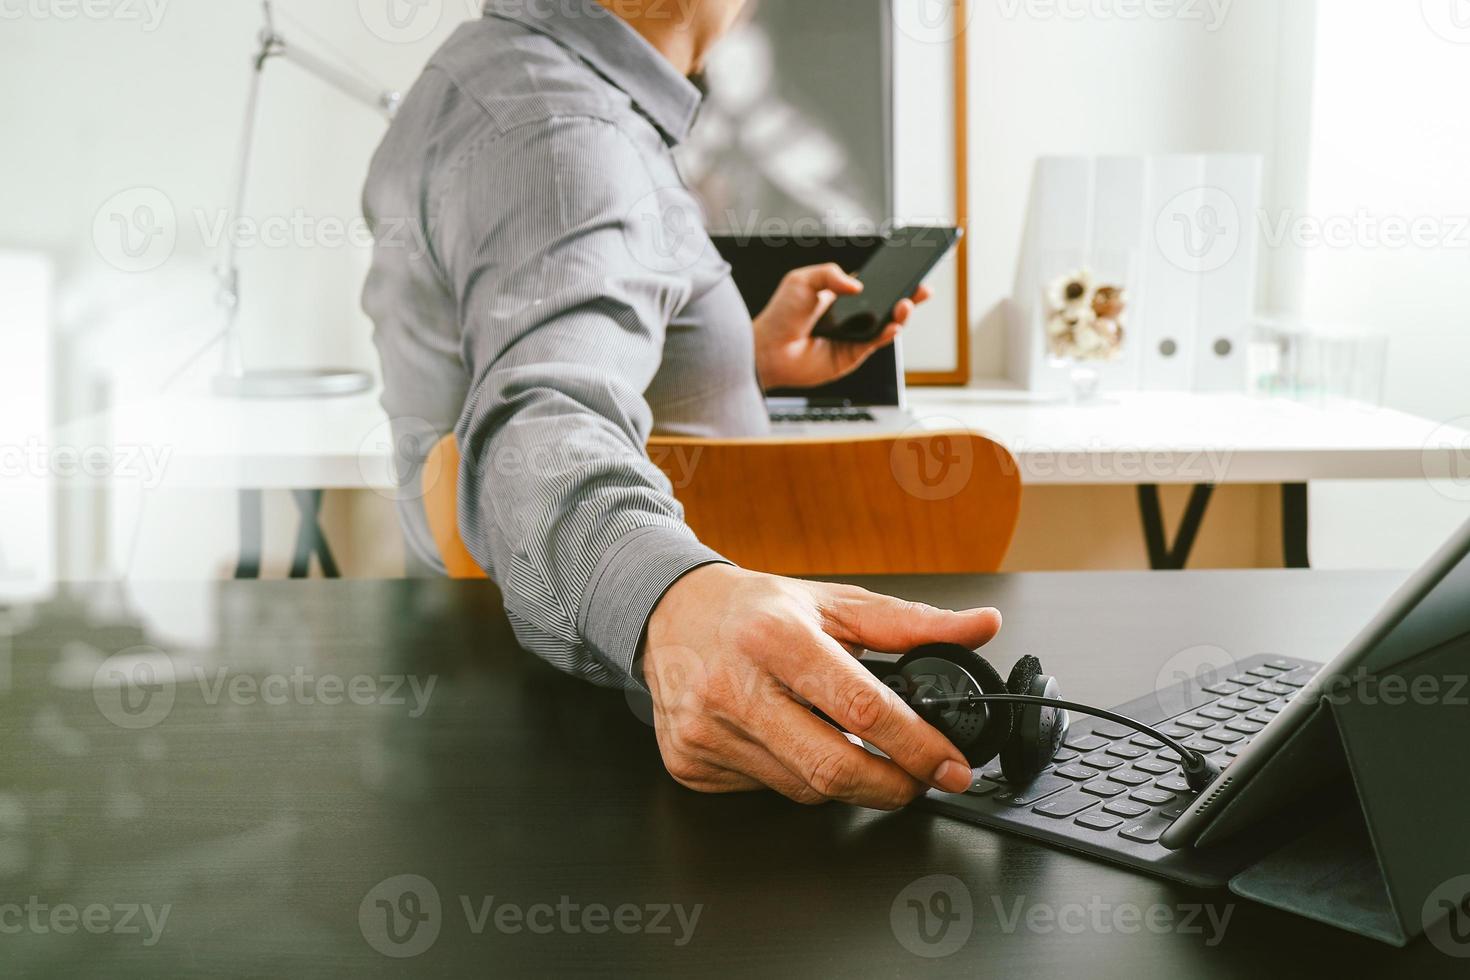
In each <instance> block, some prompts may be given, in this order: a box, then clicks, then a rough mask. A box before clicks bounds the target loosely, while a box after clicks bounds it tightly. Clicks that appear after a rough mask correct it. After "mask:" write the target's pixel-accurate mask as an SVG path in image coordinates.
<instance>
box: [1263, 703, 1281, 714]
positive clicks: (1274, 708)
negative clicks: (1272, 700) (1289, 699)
mask: <svg viewBox="0 0 1470 980" xmlns="http://www.w3.org/2000/svg"><path fill="white" fill-rule="evenodd" d="M1285 707H1286V703H1285V702H1282V703H1281V704H1268V705H1266V706H1265V707H1264V708H1262V709H1261V710H1262V711H1266V712H1269V713H1270V714H1273V715H1279V714H1281V712H1282V710H1283V709H1284V708H1285Z"/></svg>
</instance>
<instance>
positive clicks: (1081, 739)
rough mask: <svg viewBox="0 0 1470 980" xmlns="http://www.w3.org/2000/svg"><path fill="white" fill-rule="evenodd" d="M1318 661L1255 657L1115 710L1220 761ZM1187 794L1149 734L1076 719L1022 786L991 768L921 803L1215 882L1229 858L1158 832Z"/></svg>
mask: <svg viewBox="0 0 1470 980" xmlns="http://www.w3.org/2000/svg"><path fill="white" fill-rule="evenodd" d="M1319 669H1321V668H1320V667H1319V666H1318V665H1316V664H1307V663H1305V662H1302V661H1297V660H1291V659H1287V658H1281V657H1257V658H1253V659H1250V660H1246V661H1244V662H1242V663H1241V664H1240V665H1239V668H1238V673H1236V674H1235V675H1233V676H1231V677H1229V678H1221V679H1208V678H1207V679H1204V680H1202V681H1185V682H1182V683H1180V684H1178V685H1175V686H1173V687H1172V688H1166V689H1164V690H1161V691H1160V692H1158V693H1157V694H1153V695H1150V696H1148V697H1146V698H1141V699H1139V700H1138V701H1134V702H1132V703H1131V704H1127V705H1124V706H1123V707H1121V708H1117V709H1114V710H1115V711H1117V712H1118V713H1120V714H1124V715H1127V716H1128V717H1130V718H1136V719H1137V720H1139V721H1141V722H1144V723H1145V724H1149V725H1154V726H1155V727H1157V728H1159V729H1160V730H1161V731H1163V732H1164V733H1165V734H1167V735H1169V736H1170V737H1172V738H1177V739H1179V740H1180V741H1181V742H1183V743H1184V744H1185V745H1186V746H1188V747H1189V748H1190V749H1193V750H1195V751H1198V752H1201V753H1203V754H1205V755H1206V756H1208V757H1209V759H1210V760H1211V761H1212V762H1214V763H1215V764H1216V765H1218V766H1220V767H1221V768H1222V769H1223V768H1227V767H1228V766H1229V765H1230V764H1231V762H1232V761H1234V759H1235V757H1236V756H1237V755H1239V754H1240V752H1241V750H1242V749H1244V748H1245V747H1246V746H1247V745H1249V744H1250V743H1251V741H1252V739H1254V738H1255V737H1256V736H1257V735H1258V734H1260V732H1261V731H1262V730H1263V729H1264V728H1265V727H1266V726H1267V725H1269V724H1270V723H1271V721H1272V720H1273V719H1274V718H1275V717H1276V715H1277V714H1278V713H1280V712H1281V710H1282V709H1283V708H1285V707H1286V705H1287V704H1288V703H1289V702H1290V701H1291V700H1292V698H1294V697H1295V696H1296V693H1297V691H1299V690H1300V689H1301V688H1302V687H1303V686H1304V685H1305V684H1306V683H1307V681H1309V680H1310V679H1311V678H1312V676H1313V675H1315V674H1316V672H1317V671H1318V670H1319ZM1194 796H1195V794H1194V793H1192V792H1191V791H1190V789H1189V786H1188V785H1187V784H1186V783H1185V781H1184V777H1183V775H1182V774H1181V773H1180V771H1179V756H1178V754H1177V753H1175V752H1173V751H1171V750H1169V749H1167V748H1165V747H1164V746H1163V744H1162V743H1160V742H1159V741H1158V740H1157V739H1154V738H1151V737H1150V736H1147V735H1140V734H1138V733H1137V732H1135V731H1133V730H1132V729H1129V728H1124V727H1123V726H1121V725H1114V724H1112V723H1110V722H1099V721H1094V720H1092V719H1090V718H1085V717H1075V716H1074V718H1073V724H1072V728H1071V731H1070V733H1069V734H1068V736H1067V740H1066V742H1065V744H1064V745H1063V747H1062V751H1061V752H1059V753H1058V754H1057V756H1056V759H1055V760H1054V761H1053V763H1052V765H1050V766H1048V767H1047V768H1046V769H1045V770H1044V771H1043V772H1042V773H1041V774H1040V775H1038V776H1037V777H1036V778H1035V779H1033V780H1031V781H1030V782H1027V783H1025V784H1024V785H1015V784H1012V783H1010V782H1009V781H1007V780H1006V779H1005V777H1004V776H1003V775H1001V771H1000V767H999V766H998V765H996V766H994V767H993V768H987V769H985V770H984V771H982V772H977V773H976V777H975V782H974V785H973V786H971V787H970V791H969V792H968V793H964V794H948V793H939V792H937V791H935V792H931V793H930V794H929V795H928V796H927V797H926V798H925V803H926V805H928V806H931V807H933V808H936V809H939V810H941V811H942V812H944V813H947V814H950V815H952V816H957V817H959V818H961V819H963V820H967V821H970V822H972V823H978V824H981V825H983V826H987V827H995V828H999V829H1003V830H1011V831H1015V832H1018V833H1021V834H1025V835H1027V836H1030V837H1039V838H1041V839H1043V840H1046V841H1048V842H1050V843H1055V844H1058V845H1061V846H1063V847H1069V848H1072V849H1076V850H1082V851H1086V852H1087V853H1090V854H1096V855H1098V856H1100V857H1105V858H1109V859H1111V860H1116V861H1120V862H1122V863H1124V864H1128V865H1132V866H1146V865H1158V866H1159V867H1155V868H1150V870H1157V871H1160V872H1161V873H1163V874H1165V875H1167V876H1168V877H1175V878H1179V879H1180V880H1185V881H1190V882H1193V883H1198V884H1221V883H1223V881H1224V880H1225V878H1227V877H1228V865H1229V856H1228V855H1222V856H1221V857H1222V858H1223V860H1221V861H1217V862H1211V861H1208V860H1206V861H1194V860H1193V859H1192V858H1191V856H1190V855H1189V854H1187V853H1183V854H1181V853H1179V852H1173V851H1170V850H1168V849H1167V848H1165V847H1163V846H1162V845H1161V844H1159V842H1158V841H1159V838H1160V837H1161V836H1162V835H1163V833H1164V831H1165V830H1166V829H1168V827H1169V825H1170V824H1171V823H1173V822H1174V821H1175V820H1176V819H1178V818H1179V816H1180V815H1181V814H1183V813H1184V811H1185V810H1187V809H1188V808H1189V806H1190V804H1191V803H1192V802H1193V800H1194Z"/></svg>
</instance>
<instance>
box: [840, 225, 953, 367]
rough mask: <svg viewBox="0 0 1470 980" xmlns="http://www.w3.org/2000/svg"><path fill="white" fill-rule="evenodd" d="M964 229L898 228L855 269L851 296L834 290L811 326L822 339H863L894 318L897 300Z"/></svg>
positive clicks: (905, 296) (914, 289) (911, 290)
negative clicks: (856, 285)
mask: <svg viewBox="0 0 1470 980" xmlns="http://www.w3.org/2000/svg"><path fill="white" fill-rule="evenodd" d="M963 234H964V232H963V231H962V230H961V229H959V228H938V227H926V226H916V227H909V228H898V229H895V230H894V231H893V233H892V234H890V235H888V236H887V237H886V238H885V239H884V240H883V243H882V244H881V245H879V246H878V250H877V251H876V252H874V253H873V255H872V257H871V258H869V259H868V261H867V262H866V263H865V264H864V265H863V267H862V268H861V269H860V270H858V271H857V272H856V273H854V274H855V275H856V276H857V278H859V279H861V280H862V281H863V291H862V292H861V293H859V294H858V295H856V296H839V297H838V298H837V302H835V303H833V304H832V308H831V309H830V310H828V311H827V315H826V316H824V317H822V321H821V322H820V323H818V324H817V327H816V329H815V330H813V331H812V333H813V334H815V335H816V336H818V337H823V338H825V339H827V340H841V341H847V342H850V343H867V342H868V341H870V340H875V339H876V338H877V337H878V336H879V335H880V334H881V333H883V330H884V328H885V327H887V326H888V324H890V323H892V322H893V311H894V310H895V309H896V308H897V306H898V304H899V303H902V302H903V301H904V300H906V299H908V298H909V297H911V296H913V295H914V293H916V292H918V289H919V287H920V286H922V285H923V284H924V280H925V278H927V277H928V275H929V273H931V272H933V271H934V267H935V266H936V265H938V264H939V263H940V261H941V260H942V259H943V258H944V257H945V256H946V255H948V254H949V252H950V250H951V249H952V248H954V246H955V243H956V242H958V241H959V240H960V236H961V235H963Z"/></svg>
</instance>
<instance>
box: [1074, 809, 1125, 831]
mask: <svg viewBox="0 0 1470 980" xmlns="http://www.w3.org/2000/svg"><path fill="white" fill-rule="evenodd" d="M1122 822H1123V818H1122V817H1110V816H1108V815H1107V814H1106V813H1095V812H1094V813H1084V814H1082V816H1080V817H1078V818H1077V825H1078V826H1080V827H1087V828H1088V829H1089V830H1112V829H1113V828H1114V827H1116V826H1118V824H1120V823H1122Z"/></svg>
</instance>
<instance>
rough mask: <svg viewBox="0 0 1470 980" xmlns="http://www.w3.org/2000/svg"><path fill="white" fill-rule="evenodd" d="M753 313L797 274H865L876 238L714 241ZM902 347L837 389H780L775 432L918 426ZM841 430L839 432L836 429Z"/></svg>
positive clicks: (843, 432) (773, 409) (847, 432)
mask: <svg viewBox="0 0 1470 980" xmlns="http://www.w3.org/2000/svg"><path fill="white" fill-rule="evenodd" d="M714 243H715V247H716V248H717V249H718V250H719V252H720V255H721V256H723V257H724V259H725V261H726V262H728V263H730V269H731V275H732V277H733V278H734V280H735V285H736V287H737V288H738V289H739V290H740V295H741V297H742V298H743V299H744V300H745V305H746V307H747V308H748V309H749V310H750V313H751V316H756V315H757V314H759V313H760V311H761V310H763V309H765V308H766V304H767V303H769V302H770V300H771V297H772V296H774V295H775V294H776V289H777V287H778V286H780V284H781V280H782V278H784V277H785V275H786V274H787V273H788V272H790V271H791V270H792V269H797V268H801V267H803V266H809V265H821V264H823V263H826V262H836V263H837V264H838V265H840V266H842V267H843V268H844V269H860V268H862V266H863V265H864V263H866V262H867V260H868V258H869V257H870V256H871V255H872V254H873V252H874V251H875V250H876V248H877V246H878V243H877V241H875V240H873V239H871V238H869V239H866V240H854V241H849V240H844V239H842V238H840V237H837V236H827V237H823V238H822V239H821V241H819V242H816V241H808V240H803V241H800V242H795V241H775V242H773V241H770V240H764V239H757V238H747V237H732V236H718V235H717V236H714ZM907 397H908V396H907V391H906V389H905V386H904V370H903V351H902V348H901V345H900V344H894V345H893V346H892V347H889V348H887V349H886V350H881V351H878V352H877V353H875V354H874V355H873V356H872V357H871V358H869V359H868V361H867V362H866V363H864V364H863V366H862V367H860V368H858V369H857V370H856V371H854V372H853V373H852V374H850V375H848V376H847V377H845V378H842V379H841V380H839V381H836V382H834V383H832V384H829V385H826V386H824V387H821V388H814V389H811V390H800V391H796V390H792V391H773V392H770V393H769V394H768V396H767V399H766V406H767V409H768V410H769V412H770V415H771V427H772V434H773V435H776V436H779V437H784V438H793V439H796V438H807V437H813V438H816V437H824V436H828V437H843V436H853V435H866V434H875V435H876V434H882V433H885V432H902V431H904V430H905V429H907V428H909V427H910V426H911V425H912V424H913V423H914V417H913V416H912V415H911V414H910V413H909V411H908V403H907ZM834 430H836V431H834Z"/></svg>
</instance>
